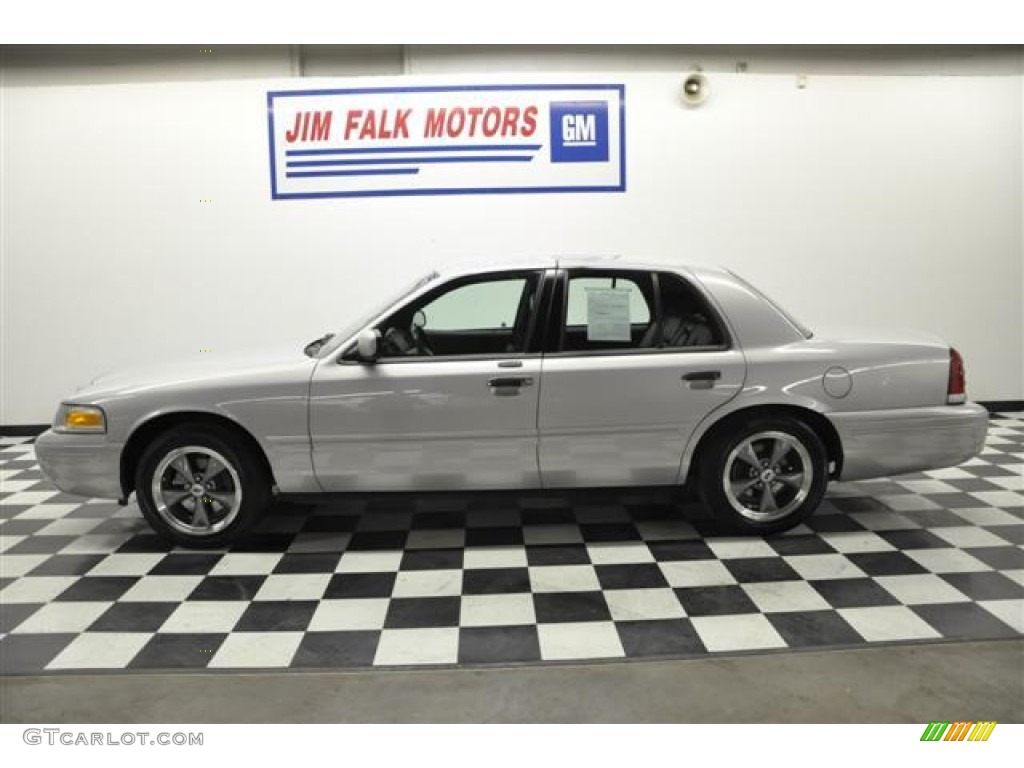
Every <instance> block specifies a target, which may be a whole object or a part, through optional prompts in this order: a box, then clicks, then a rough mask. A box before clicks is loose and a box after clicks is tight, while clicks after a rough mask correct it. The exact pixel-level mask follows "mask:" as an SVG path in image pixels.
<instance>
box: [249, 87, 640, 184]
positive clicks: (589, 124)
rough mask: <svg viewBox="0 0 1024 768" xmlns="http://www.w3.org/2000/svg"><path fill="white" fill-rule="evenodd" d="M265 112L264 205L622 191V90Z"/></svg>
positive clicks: (380, 97) (447, 97) (391, 94)
mask: <svg viewBox="0 0 1024 768" xmlns="http://www.w3.org/2000/svg"><path fill="white" fill-rule="evenodd" d="M267 112H268V125H269V135H270V177H271V194H272V196H273V198H274V199H275V200H287V199H296V198H313V197H367V196H382V195H450V194H474V193H476V194H483V193H514V192H623V191H625V189H626V152H625V132H626V116H625V86H623V85H595V84H577V85H454V86H412V87H404V88H401V87H393V88H337V89H329V90H302V91H272V92H270V93H268V94H267Z"/></svg>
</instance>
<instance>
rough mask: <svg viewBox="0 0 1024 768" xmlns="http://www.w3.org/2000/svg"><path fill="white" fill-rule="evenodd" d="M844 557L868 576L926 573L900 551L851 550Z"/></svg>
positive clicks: (924, 569)
mask: <svg viewBox="0 0 1024 768" xmlns="http://www.w3.org/2000/svg"><path fill="white" fill-rule="evenodd" d="M846 559H847V560H849V561H850V562H851V563H853V564H854V565H856V566H857V567H858V568H860V569H861V570H862V571H864V573H866V574H867V575H868V576H903V575H906V574H912V573H927V572H928V569H927V568H924V567H923V566H921V565H920V564H919V563H917V562H916V561H914V560H912V559H911V558H909V557H907V556H906V555H905V554H903V553H902V552H851V553H850V554H848V555H846Z"/></svg>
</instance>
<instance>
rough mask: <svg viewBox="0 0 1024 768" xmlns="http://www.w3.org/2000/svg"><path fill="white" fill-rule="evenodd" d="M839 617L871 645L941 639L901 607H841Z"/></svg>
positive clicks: (926, 624) (907, 609) (910, 612)
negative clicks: (897, 641)
mask: <svg viewBox="0 0 1024 768" xmlns="http://www.w3.org/2000/svg"><path fill="white" fill-rule="evenodd" d="M839 615H840V616H842V617H843V618H844V619H846V621H847V622H848V623H849V624H850V626H852V627H853V628H854V629H855V630H857V632H858V633H859V634H860V636H861V637H863V638H864V639H865V640H868V641H869V642H876V641H888V640H924V639H930V638H937V637H942V635H941V634H939V632H937V631H936V630H935V629H934V628H932V626H931V625H929V624H928V622H926V621H925V620H924V619H922V618H921V617H920V616H918V615H917V614H916V613H914V612H913V611H912V610H910V609H909V608H907V607H906V606H902V605H889V606H880V607H871V608H841V609H839Z"/></svg>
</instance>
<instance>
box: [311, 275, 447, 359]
mask: <svg viewBox="0 0 1024 768" xmlns="http://www.w3.org/2000/svg"><path fill="white" fill-rule="evenodd" d="M437 277H438V274H437V272H431V273H430V274H429V275H424V276H423V277H421V278H419V279H418V280H416V282H414V283H412V285H409V286H407V287H406V288H405V289H404V290H402V291H400V292H399V293H397V294H395V295H394V296H392V297H391V298H390V299H388V300H387V301H384V302H381V303H380V304H378V305H377V306H375V307H374V309H373V311H372V312H366V313H364V314H363V316H362V317H360V318H359V319H358V320H356V321H355V322H352V323H349V324H348V325H346V326H345V327H344V328H342V329H341V330H340V331H337V332H336V333H333V334H329V336H330V338H328V339H324V340H323V343H322V344H321V345H320V348H319V349H318V350H316V351H315V352H314V353H313V355H311V356H315V357H324V356H326V355H329V354H330V353H331V352H333V351H334V350H336V349H337V348H338V347H339V346H341V344H343V343H344V342H345V341H347V340H348V339H350V338H351V337H352V335H353V334H355V333H357V332H359V331H361V330H362V329H363V328H364V327H365V326H366V325H367V324H368V323H369V322H370V321H371V320H373V319H374V318H375V317H377V316H378V315H381V314H383V313H384V311H385V310H387V309H389V308H390V307H392V306H394V305H395V304H400V303H401V302H403V301H405V299H407V298H408V297H409V296H412V295H413V294H414V293H416V292H417V291H418V290H420V289H421V288H422V287H423V286H425V285H426V284H427V283H429V282H431V281H432V280H435V279H437ZM317 341H320V339H318V340H317Z"/></svg>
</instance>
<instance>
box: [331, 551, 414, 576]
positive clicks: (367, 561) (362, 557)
mask: <svg viewBox="0 0 1024 768" xmlns="http://www.w3.org/2000/svg"><path fill="white" fill-rule="evenodd" d="M403 554H404V552H403V551H402V550H400V549H397V550H390V549H389V550H380V551H376V552H346V553H345V554H343V555H342V556H341V560H339V561H338V564H337V566H335V568H334V570H335V571H336V572H337V573H380V572H394V571H397V570H398V569H399V567H400V566H401V564H402V555H403Z"/></svg>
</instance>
